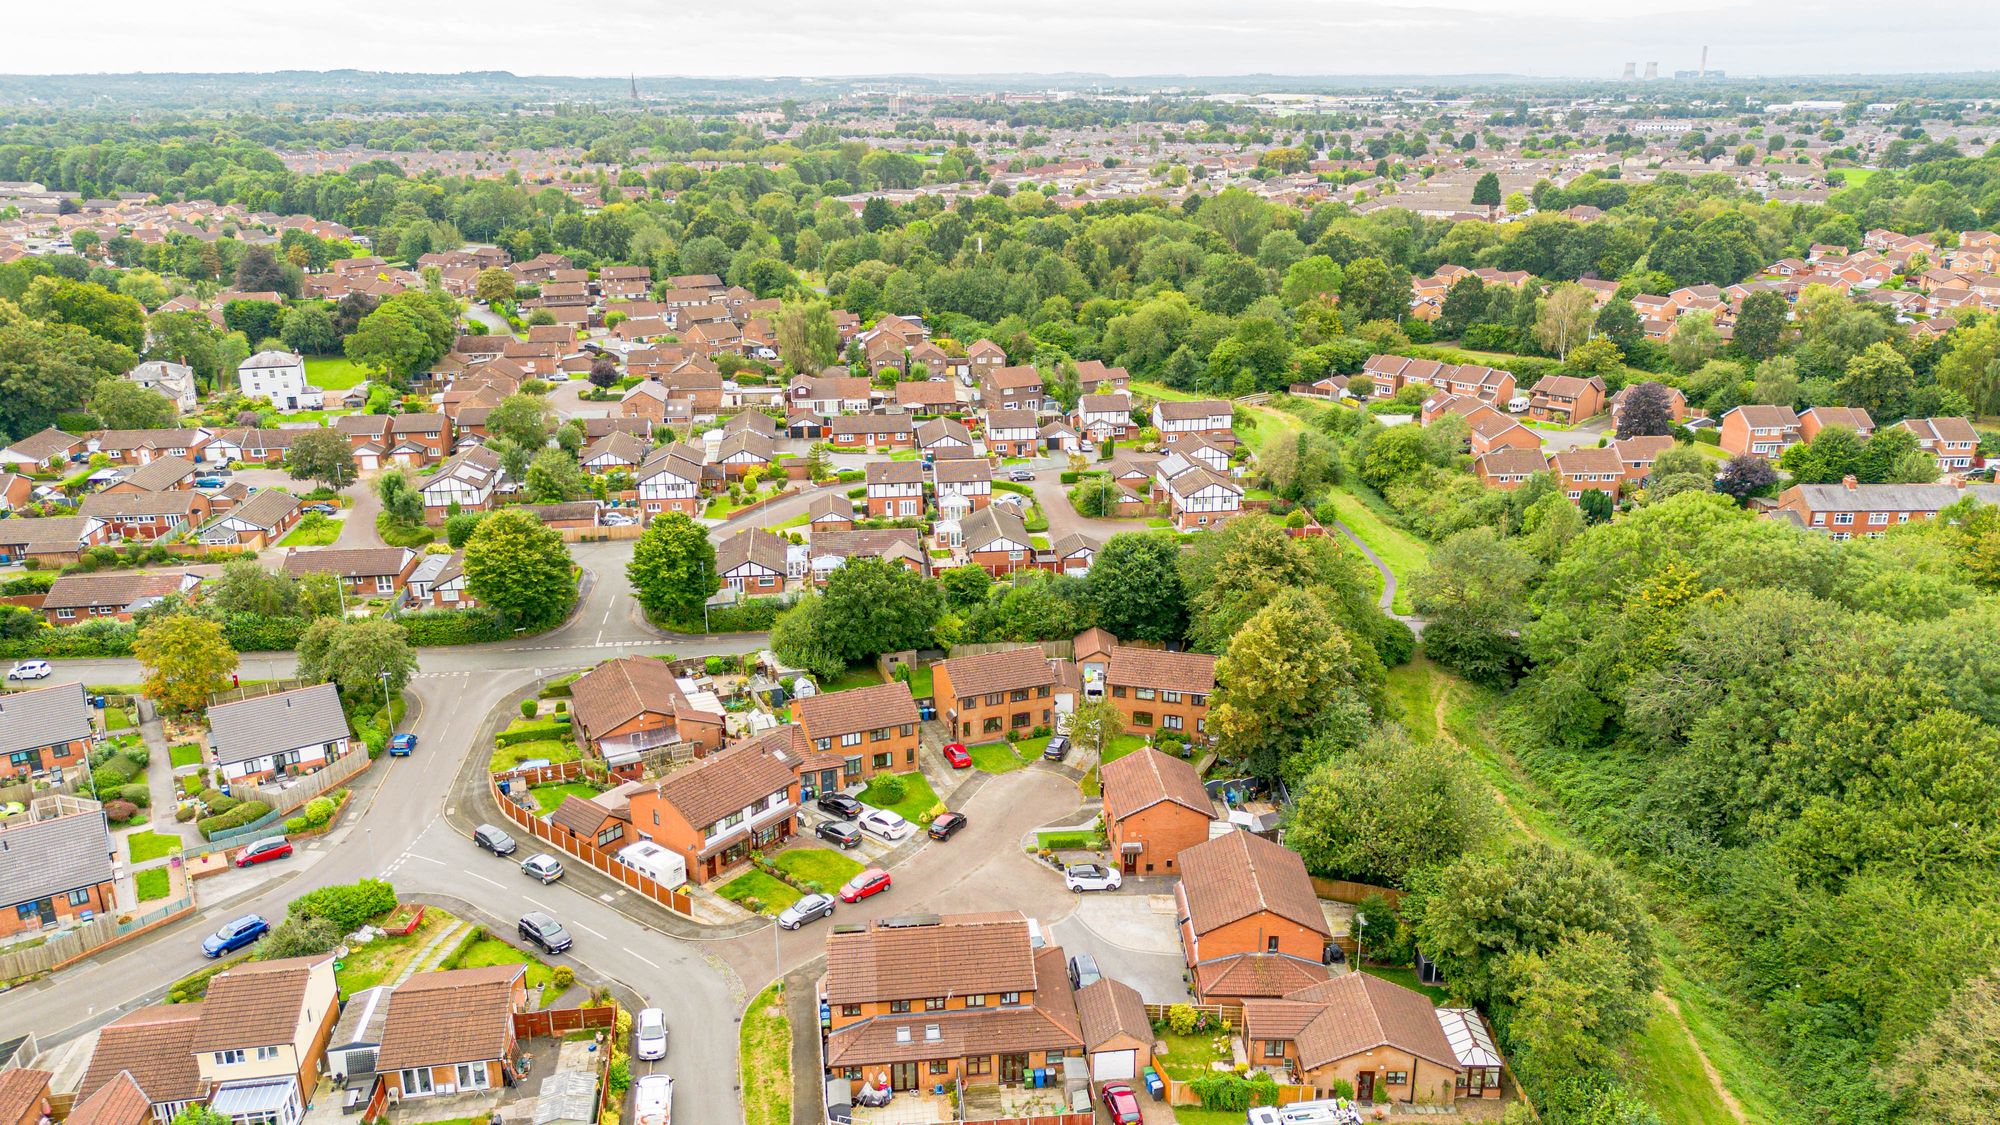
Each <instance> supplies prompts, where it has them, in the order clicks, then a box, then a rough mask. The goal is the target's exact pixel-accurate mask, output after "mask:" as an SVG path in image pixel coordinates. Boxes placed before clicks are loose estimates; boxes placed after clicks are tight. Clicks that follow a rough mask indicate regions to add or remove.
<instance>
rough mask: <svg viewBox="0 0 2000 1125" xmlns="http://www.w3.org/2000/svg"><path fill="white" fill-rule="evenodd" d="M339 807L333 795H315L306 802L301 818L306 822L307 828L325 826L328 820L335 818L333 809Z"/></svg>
mask: <svg viewBox="0 0 2000 1125" xmlns="http://www.w3.org/2000/svg"><path fill="white" fill-rule="evenodd" d="M339 807H340V806H339V804H338V803H337V802H336V801H335V800H334V799H333V798H332V797H314V798H313V799H312V800H310V801H307V802H306V807H305V808H304V809H303V810H301V812H300V816H299V819H300V820H303V821H305V822H306V827H307V828H324V827H326V822H327V821H329V820H332V819H333V810H334V809H336V808H339Z"/></svg>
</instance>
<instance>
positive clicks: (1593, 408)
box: [1528, 375, 1604, 425]
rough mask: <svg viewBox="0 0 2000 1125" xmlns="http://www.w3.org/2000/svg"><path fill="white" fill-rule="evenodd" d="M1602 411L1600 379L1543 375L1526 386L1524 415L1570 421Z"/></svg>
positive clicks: (1568, 423) (1596, 377)
mask: <svg viewBox="0 0 2000 1125" xmlns="http://www.w3.org/2000/svg"><path fill="white" fill-rule="evenodd" d="M1602 413H1604V380H1603V379H1602V378H1601V377H1599V376H1596V375H1592V376H1591V377H1590V378H1588V379H1579V378H1577V377H1576V376H1574V375H1544V376H1542V377H1541V378H1540V379H1538V380H1536V381H1535V385H1534V386H1533V387H1531V388H1529V390H1528V417H1530V418H1533V419H1534V420H1535V421H1537V422H1560V423H1563V424H1564V425H1570V424H1574V423H1577V422H1581V421H1583V420H1584V419H1586V418H1594V417H1596V416H1597V415H1599V414H1602Z"/></svg>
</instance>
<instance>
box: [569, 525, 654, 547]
mask: <svg viewBox="0 0 2000 1125" xmlns="http://www.w3.org/2000/svg"><path fill="white" fill-rule="evenodd" d="M556 530H557V531H559V532H561V533H562V538H563V542H565V543H609V542H611V541H613V540H617V539H637V538H639V537H640V536H641V535H644V534H646V529H645V528H644V527H641V526H640V525H638V524H636V523H634V524H629V525H627V526H625V527H561V528H557V529H556Z"/></svg>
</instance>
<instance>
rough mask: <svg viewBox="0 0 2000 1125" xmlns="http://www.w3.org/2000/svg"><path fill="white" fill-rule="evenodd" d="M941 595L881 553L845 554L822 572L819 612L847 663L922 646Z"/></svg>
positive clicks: (926, 641)
mask: <svg viewBox="0 0 2000 1125" xmlns="http://www.w3.org/2000/svg"><path fill="white" fill-rule="evenodd" d="M943 609H944V596H943V594H942V593H941V592H940V591H939V590H938V588H937V586H936V585H935V584H934V583H932V582H930V581H928V580H927V579H925V578H924V577H923V576H922V575H919V574H917V573H916V572H915V571H913V570H911V569H909V568H908V567H906V566H903V565H902V564H901V563H898V562H894V561H892V560H890V559H886V558H851V559H848V560H847V561H846V562H844V563H842V564H841V565H840V566H839V567H837V568H835V569H834V572H833V573H832V574H831V575H830V576H828V578H827V582H826V590H825V592H824V593H823V594H822V595H821V596H820V607H819V616H820V618H821V621H822V623H823V625H824V626H825V627H826V628H827V629H828V630H829V631H830V632H831V633H832V635H833V636H834V637H836V638H838V642H837V644H838V650H839V651H840V652H841V653H842V654H843V656H844V657H845V658H846V663H848V664H852V663H854V662H856V661H859V660H864V659H869V658H872V657H876V656H880V655H881V654H882V653H885V652H901V651H903V650H904V649H913V648H926V647H928V646H929V645H930V640H931V623H932V622H933V621H936V620H937V617H938V614H939V613H941V612H942V611H943Z"/></svg>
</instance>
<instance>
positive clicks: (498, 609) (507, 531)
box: [465, 509, 577, 631]
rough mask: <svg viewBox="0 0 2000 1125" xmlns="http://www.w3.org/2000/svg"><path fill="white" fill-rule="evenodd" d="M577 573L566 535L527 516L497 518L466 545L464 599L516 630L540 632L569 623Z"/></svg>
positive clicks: (489, 519)
mask: <svg viewBox="0 0 2000 1125" xmlns="http://www.w3.org/2000/svg"><path fill="white" fill-rule="evenodd" d="M574 571H575V564H574V563H572V562H571V561H570V557H569V548H568V547H567V546H565V545H564V544H563V540H562V533H561V532H558V531H556V530H555V529H554V528H551V527H548V526H546V525H544V524H543V523H542V521H541V520H538V519H536V518H535V517H534V516H533V515H530V514H529V513H527V512H523V511H518V510H504V509H503V510H501V511H498V512H494V513H493V514H491V515H489V516H487V517H486V518H485V519H483V520H481V521H479V529H478V530H477V531H474V532H473V533H472V538H470V539H468V540H466V543H465V590H466V593H468V594H471V595H472V596H473V598H475V599H476V600H477V601H478V602H479V604H480V605H482V606H485V607H486V608H488V609H490V610H492V611H494V612H495V613H497V614H499V615H500V620H501V622H502V623H503V624H506V625H508V626H509V627H512V628H522V629H527V630H530V631H539V630H542V629H547V628H549V627H551V626H554V625H556V624H559V623H560V622H561V621H562V619H563V618H565V617H567V616H568V615H569V611H570V608H571V607H572V606H574V605H576V596H577V594H576V575H575V573H574Z"/></svg>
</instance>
